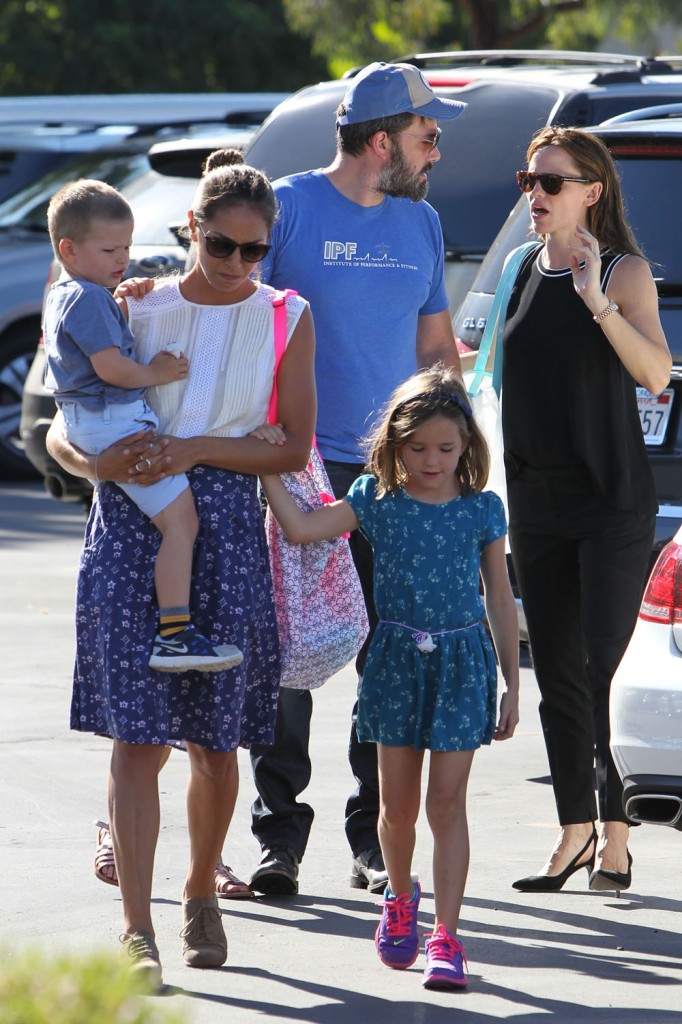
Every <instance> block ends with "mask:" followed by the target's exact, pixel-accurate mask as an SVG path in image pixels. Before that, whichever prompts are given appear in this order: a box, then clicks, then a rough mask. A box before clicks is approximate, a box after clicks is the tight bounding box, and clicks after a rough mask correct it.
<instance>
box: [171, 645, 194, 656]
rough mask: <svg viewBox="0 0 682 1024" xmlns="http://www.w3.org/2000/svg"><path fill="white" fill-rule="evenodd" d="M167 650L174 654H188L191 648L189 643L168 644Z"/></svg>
mask: <svg viewBox="0 0 682 1024" xmlns="http://www.w3.org/2000/svg"><path fill="white" fill-rule="evenodd" d="M166 650H167V651H172V652H173V654H187V652H188V650H189V648H188V646H187V644H167V645H166Z"/></svg>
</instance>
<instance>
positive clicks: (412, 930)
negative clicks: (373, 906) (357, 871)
mask: <svg viewBox="0 0 682 1024" xmlns="http://www.w3.org/2000/svg"><path fill="white" fill-rule="evenodd" d="M421 894H422V891H421V887H420V885H419V882H415V883H414V894H413V896H412V898H411V899H410V897H409V896H408V895H407V893H402V894H401V895H400V896H394V895H393V893H392V892H391V891H390V890H389V888H388V886H387V887H386V891H385V893H384V901H383V903H382V904H381V906H382V907H383V908H384V909H383V912H382V915H381V922H380V924H379V927H378V928H377V930H376V935H375V936H374V944H375V946H376V948H377V953H378V954H379V959H380V960H381V962H382V964H386V966H387V967H393V968H394V969H395V970H398V971H404V970H405V968H406V967H411V966H412V964H413V963H414V962H415V960H416V959H417V955H418V953H419V935H418V934H417V911H418V910H419V900H420V897H421Z"/></svg>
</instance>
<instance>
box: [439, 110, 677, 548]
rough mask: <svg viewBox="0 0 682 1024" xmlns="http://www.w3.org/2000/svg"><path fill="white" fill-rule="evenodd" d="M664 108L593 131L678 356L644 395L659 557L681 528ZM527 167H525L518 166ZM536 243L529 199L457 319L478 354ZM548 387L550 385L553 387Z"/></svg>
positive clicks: (672, 180)
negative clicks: (507, 269)
mask: <svg viewBox="0 0 682 1024" xmlns="http://www.w3.org/2000/svg"><path fill="white" fill-rule="evenodd" d="M672 109H674V108H672ZM658 110H659V113H660V114H661V116H660V117H653V116H652V115H653V113H654V112H653V111H647V113H648V114H649V119H648V120H641V119H640V118H639V112H633V114H632V115H629V116H627V117H625V116H623V117H616V118H614V119H613V121H612V122H611V123H609V122H607V123H605V124H603V125H599V126H598V127H596V128H592V129H590V130H591V131H594V132H595V134H597V135H599V137H600V138H601V139H603V140H604V142H605V143H606V144H607V146H608V147H609V149H610V151H611V154H612V155H613V157H614V159H615V161H616V164H617V165H618V169H619V172H620V176H621V182H622V186H623V194H624V198H625V203H626V207H627V211H628V215H629V219H630V221H631V223H632V226H633V229H634V232H635V235H636V237H637V240H638V242H639V244H640V245H641V246H642V249H643V250H644V252H645V254H646V255H647V257H648V258H649V259H650V260H651V261H652V271H653V274H654V277H655V279H656V284H657V287H658V294H659V307H660V313H661V323H662V325H663V330H664V331H665V335H666V338H667V340H668V345H669V346H670V350H671V352H672V355H673V370H672V375H671V380H670V386H669V387H668V388H666V389H665V391H664V392H663V393H662V394H661V395H659V396H657V397H654V396H653V395H650V394H649V392H648V391H646V390H645V389H644V388H639V389H638V399H639V409H640V419H641V421H642V429H643V431H644V439H645V441H646V444H647V451H648V454H649V460H650V462H651V466H652V469H653V472H654V478H655V481H656V493H657V495H658V500H659V514H658V518H657V521H656V542H655V550H654V553H653V554H654V555H656V554H657V553H658V552H659V551H660V549H661V547H663V545H664V544H666V543H667V542H668V541H669V540H670V539H671V538H672V537H673V535H674V534H675V531H676V530H677V529H678V527H679V526H681V525H682V246H681V245H680V229H679V208H680V202H679V187H680V181H682V106H681V105H679V104H678V105H677V116H669V112H668V111H669V108H666V107H660V108H658ZM523 166H524V165H523V163H520V164H519V168H521V167H523ZM676 210H677V211H678V212H677V213H675V211H676ZM532 237H534V235H533V233H532V231H531V226H530V217H529V213H528V201H527V199H526V197H525V196H522V197H521V198H520V199H519V200H518V202H517V204H516V206H515V207H514V210H513V211H512V213H511V215H510V216H509V217H508V218H507V220H506V222H505V224H504V226H503V227H502V229H501V230H500V232H499V234H498V235H497V238H496V239H495V241H494V242H493V244H492V246H491V248H490V251H489V253H488V255H487V256H486V258H485V260H484V262H483V264H482V265H481V267H480V270H479V272H478V274H477V275H476V278H475V280H474V282H473V284H472V286H471V288H470V290H469V292H468V293H467V295H466V297H465V298H464V301H463V302H462V304H461V305H460V307H459V309H458V310H457V312H456V314H455V317H454V321H453V323H454V327H455V335H456V337H457V339H458V341H459V342H460V347H461V348H463V347H465V346H466V348H467V349H474V350H475V349H478V346H479V344H480V340H481V335H482V333H483V328H484V327H485V323H486V319H487V316H488V311H489V309H490V304H491V302H492V297H493V293H494V291H495V287H496V285H497V282H498V281H499V279H500V273H501V270H502V264H503V262H504V259H505V257H506V255H507V253H508V252H509V251H510V250H511V249H513V248H514V247H515V246H517V245H520V244H521V243H522V242H524V241H527V240H528V239H529V238H532ZM543 386H546V387H551V381H545V382H543Z"/></svg>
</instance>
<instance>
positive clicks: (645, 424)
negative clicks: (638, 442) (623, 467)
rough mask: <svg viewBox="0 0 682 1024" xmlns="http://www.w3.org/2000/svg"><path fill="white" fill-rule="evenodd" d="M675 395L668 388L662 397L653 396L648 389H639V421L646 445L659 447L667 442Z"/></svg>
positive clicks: (662, 393)
mask: <svg viewBox="0 0 682 1024" xmlns="http://www.w3.org/2000/svg"><path fill="white" fill-rule="evenodd" d="M673 394H674V392H673V389H672V388H666V390H665V391H662V392H661V394H660V395H652V394H651V392H650V391H647V389H646V388H637V405H638V407H639V420H640V423H641V424H642V433H643V434H644V443H645V444H650V445H659V444H663V442H664V441H665V432H666V430H667V428H668V420H669V419H670V412H671V410H672V407H673Z"/></svg>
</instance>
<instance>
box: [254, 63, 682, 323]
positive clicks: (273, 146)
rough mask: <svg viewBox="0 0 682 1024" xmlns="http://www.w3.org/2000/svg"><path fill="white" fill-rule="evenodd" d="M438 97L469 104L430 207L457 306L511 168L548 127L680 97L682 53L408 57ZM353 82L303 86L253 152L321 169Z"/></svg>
mask: <svg viewBox="0 0 682 1024" xmlns="http://www.w3.org/2000/svg"><path fill="white" fill-rule="evenodd" d="M400 60H401V61H402V62H404V63H408V64H414V65H415V66H416V67H418V68H420V69H421V71H422V73H423V74H424V76H425V77H426V79H427V81H428V82H429V84H430V85H431V86H432V88H433V89H434V90H435V91H436V93H437V94H438V95H439V96H444V97H446V98H450V99H458V100H464V101H465V102H466V103H468V104H469V109H468V110H467V111H466V113H465V115H464V117H461V118H458V119H457V121H456V122H455V123H454V124H453V125H452V126H449V125H447V124H445V125H443V135H442V137H441V139H440V142H439V143H438V148H439V150H440V153H441V160H440V162H439V163H437V164H436V165H435V167H434V168H433V170H432V171H431V173H430V175H429V179H430V182H431V185H430V189H429V196H428V199H429V202H430V203H431V204H432V205H433V206H434V207H435V208H436V210H437V211H438V214H439V216H440V220H441V224H442V226H443V235H444V237H445V249H446V259H447V263H446V268H445V272H446V284H447V287H448V296H449V299H450V308H451V309H452V310H454V309H456V308H457V306H458V305H459V303H460V302H461V300H462V298H463V296H464V295H465V293H466V291H467V289H468V287H469V285H470V284H471V282H472V280H473V278H474V276H475V274H476V271H477V270H478V265H479V264H480V262H481V260H482V259H483V257H484V256H485V254H486V252H487V251H488V248H489V246H490V245H491V243H492V241H493V239H494V238H495V235H496V233H497V231H498V230H499V228H500V226H501V225H502V224H503V222H504V220H505V218H506V217H507V214H508V213H509V211H510V210H511V208H512V206H513V205H514V203H515V202H516V199H517V196H518V190H517V187H516V181H515V178H514V172H515V171H516V170H518V168H519V167H521V166H522V162H523V158H524V154H525V151H526V147H527V145H528V142H529V140H530V138H531V136H532V135H533V133H534V132H535V131H537V129H539V128H542V127H543V126H544V125H546V124H561V125H573V126H577V127H584V126H586V125H593V124H599V123H600V122H601V121H604V120H606V118H610V117H613V116H614V115H616V114H619V113H621V112H623V111H626V110H632V109H633V108H635V107H645V106H652V105H654V104H660V103H670V102H674V101H675V100H682V57H670V58H668V57H661V58H658V59H655V60H654V59H648V58H645V57H637V56H624V55H622V54H605V53H573V52H563V51H540V50H534V51H530V52H527V51H519V50H487V51H482V52H468V51H462V52H460V53H438V54H420V55H417V56H411V57H402V58H400ZM347 85H348V81H347V79H346V80H344V79H340V80H337V81H332V82H322V83H320V84H318V85H313V86H309V87H307V88H305V89H301V90H299V92H297V93H294V94H293V95H292V96H290V97H289V99H288V100H286V101H285V102H284V103H282V104H280V106H279V107H276V108H275V110H274V111H273V113H272V114H271V115H270V117H268V118H267V120H266V121H265V122H264V123H263V125H262V126H261V128H260V130H259V131H258V132H257V133H256V135H255V136H254V138H253V141H252V142H251V144H250V146H249V147H248V148H247V150H246V158H247V160H248V161H249V162H250V163H252V164H254V166H256V167H261V168H262V169H263V170H264V171H265V172H266V173H267V174H268V175H269V177H270V178H279V177H282V176H283V175H286V174H294V173H295V172H297V171H305V170H309V169H310V168H313V167H322V166H325V165H326V164H328V163H330V162H331V160H332V158H333V156H334V147H335V142H334V139H335V129H334V123H335V117H334V113H335V110H336V107H337V106H338V104H339V103H340V101H341V100H342V99H343V95H344V92H345V90H346V87H347Z"/></svg>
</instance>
